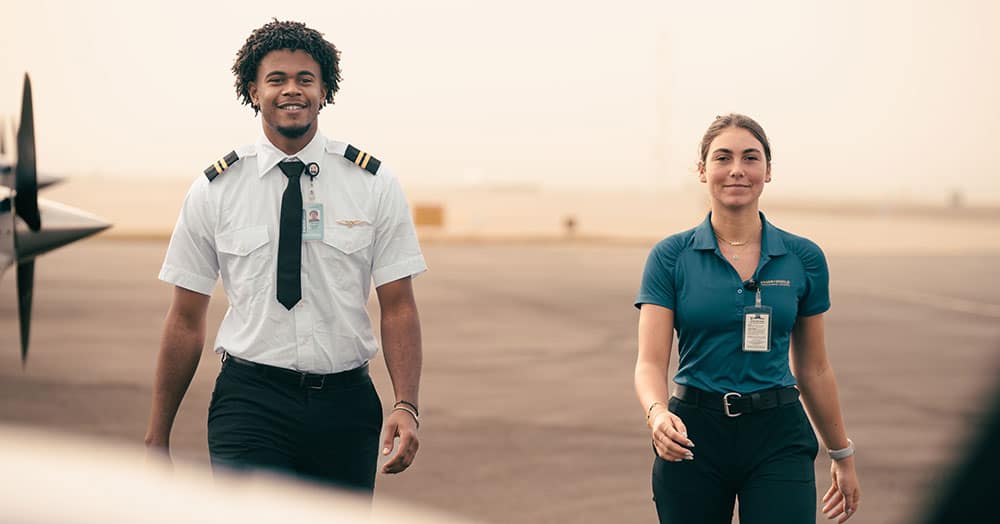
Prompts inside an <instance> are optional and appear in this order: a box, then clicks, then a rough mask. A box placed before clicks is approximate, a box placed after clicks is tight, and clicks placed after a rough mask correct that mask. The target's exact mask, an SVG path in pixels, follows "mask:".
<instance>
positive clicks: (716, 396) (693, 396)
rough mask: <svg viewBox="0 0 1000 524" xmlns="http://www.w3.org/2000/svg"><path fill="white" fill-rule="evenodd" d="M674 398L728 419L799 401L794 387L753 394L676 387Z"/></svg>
mask: <svg viewBox="0 0 1000 524" xmlns="http://www.w3.org/2000/svg"><path fill="white" fill-rule="evenodd" d="M674 396H675V397H677V398H678V399H680V400H681V401H683V402H687V403H689V404H694V405H696V406H700V407H704V408H708V409H713V410H715V411H721V412H723V413H725V414H726V415H728V416H730V417H738V416H740V415H744V414H746V413H753V412H754V411H761V410H764V409H771V408H776V407H778V406H784V405H786V404H791V403H793V402H798V401H799V390H798V389H796V388H795V387H794V386H789V387H787V388H777V389H765V390H763V391H755V392H753V393H725V394H723V393H710V392H708V391H703V390H700V389H698V388H693V387H690V386H682V385H680V384H678V385H677V388H676V389H675V390H674Z"/></svg>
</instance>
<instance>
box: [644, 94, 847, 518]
mask: <svg viewBox="0 0 1000 524" xmlns="http://www.w3.org/2000/svg"><path fill="white" fill-rule="evenodd" d="M698 173H699V178H700V180H701V182H702V183H704V184H707V185H708V190H709V195H710V197H711V212H710V213H709V214H708V217H707V218H706V219H705V221H704V222H703V223H702V224H701V225H699V226H698V227H695V228H694V229H690V230H688V231H684V232H682V233H678V234H675V235H673V236H670V237H668V238H666V239H665V240H663V241H661V242H660V243H658V244H657V245H656V246H655V247H654V248H653V250H652V252H651V253H650V255H649V259H648V260H647V262H646V269H645V271H644V273H643V277H642V287H641V289H640V291H639V296H638V298H637V299H636V307H638V308H639V356H638V359H637V361H636V367H635V387H636V392H637V394H638V397H639V402H640V403H641V404H642V408H643V410H644V411H645V414H646V423H647V425H648V426H649V428H650V431H651V433H652V439H653V447H654V448H655V451H656V458H655V462H654V465H653V495H654V500H655V502H656V511H657V513H658V514H659V517H660V522H669V523H670V524H683V523H688V522H690V523H699V524H700V523H726V524H728V523H729V522H731V520H732V514H733V504H734V501H735V500H736V499H739V513H740V523H741V524H754V523H767V524H775V523H786V522H787V523H805V522H814V520H815V515H816V479H815V475H814V472H813V461H814V460H815V458H816V453H817V450H818V442H817V440H816V435H815V434H814V433H813V429H812V427H811V426H810V424H809V419H807V418H806V414H805V412H804V411H803V406H802V404H801V403H800V402H799V395H800V393H801V397H802V400H803V402H804V404H805V408H806V409H807V410H808V412H809V414H810V415H811V418H812V421H813V422H814V423H815V426H816V429H817V430H818V432H819V434H820V436H821V437H822V438H823V442H824V444H825V445H826V448H827V449H828V450H831V451H830V455H831V458H833V459H834V460H832V465H831V474H832V476H833V483H832V485H831V486H830V489H829V491H827V493H826V495H825V496H824V497H823V502H824V507H823V512H824V513H825V514H826V515H827V516H828V517H829V518H831V519H835V518H839V522H844V521H846V520H847V519H848V518H850V516H851V515H853V514H854V513H855V512H856V511H857V509H858V501H859V499H860V496H861V492H860V488H859V484H858V476H857V473H856V471H855V469H854V457H853V454H854V446H853V443H851V441H850V440H849V439H848V438H847V434H846V431H845V429H844V423H843V419H842V417H841V412H840V401H839V399H838V395H837V383H836V381H835V379H834V376H833V370H832V369H831V368H830V364H829V362H828V361H827V357H826V347H825V343H824V335H823V324H824V321H823V313H824V312H825V311H826V310H827V309H829V307H830V300H829V290H828V284H829V274H828V272H827V266H826V259H825V258H824V256H823V252H822V251H821V250H820V249H819V247H818V246H817V245H816V244H814V243H813V242H811V241H809V240H807V239H805V238H802V237H798V236H795V235H792V234H789V233H787V232H785V231H782V230H780V229H778V228H776V227H774V226H773V225H771V224H770V223H768V222H767V220H766V219H765V218H764V214H763V213H761V212H760V211H759V210H758V204H759V199H760V195H761V192H762V190H763V188H764V184H765V183H767V182H770V181H771V148H770V144H769V143H768V141H767V137H766V135H765V134H764V130H763V129H762V128H761V127H760V125H759V124H757V122H755V121H754V120H753V119H751V118H749V117H747V116H744V115H739V114H729V115H726V116H722V117H717V118H716V119H715V122H713V123H712V125H711V126H710V127H709V128H708V131H707V132H706V133H705V136H704V137H703V138H702V141H701V161H700V162H699V163H698ZM675 330H676V331H677V337H678V353H679V357H680V362H679V365H678V370H677V374H676V375H675V376H674V382H675V383H676V388H675V390H674V395H673V397H671V398H669V400H668V397H667V366H668V364H669V361H670V349H671V346H672V343H673V334H674V331H675ZM789 347H791V348H792V349H791V350H789ZM796 385H797V386H798V387H797V388H796ZM696 443H697V447H696V446H695V444H696Z"/></svg>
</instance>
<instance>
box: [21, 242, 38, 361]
mask: <svg viewBox="0 0 1000 524" xmlns="http://www.w3.org/2000/svg"><path fill="white" fill-rule="evenodd" d="M34 288H35V261H34V260H29V261H28V262H21V263H20V264H18V265H17V316H18V318H19V319H20V321H21V365H24V363H25V362H26V361H27V360H28V339H29V337H30V332H31V298H32V295H33V294H34Z"/></svg>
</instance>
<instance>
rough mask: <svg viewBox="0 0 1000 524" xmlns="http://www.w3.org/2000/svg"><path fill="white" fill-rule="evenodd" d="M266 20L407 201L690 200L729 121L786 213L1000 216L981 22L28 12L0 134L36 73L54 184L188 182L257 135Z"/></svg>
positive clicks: (428, 4)
mask: <svg viewBox="0 0 1000 524" xmlns="http://www.w3.org/2000/svg"><path fill="white" fill-rule="evenodd" d="M299 6H301V7H299ZM11 14H13V16H11ZM271 17H278V18H279V19H297V20H301V21H305V22H306V23H307V24H308V25H310V26H312V27H314V28H316V29H318V30H320V31H321V32H323V33H325V35H326V36H327V38H328V39H329V40H331V41H332V42H334V43H335V44H336V45H337V46H338V48H340V49H341V51H342V53H343V57H342V68H343V75H344V82H343V84H342V88H341V92H340V93H339V94H338V95H337V98H336V105H335V106H332V107H328V108H326V109H325V110H324V111H323V113H322V114H321V116H320V121H321V127H322V130H323V131H324V133H325V134H326V135H327V136H330V137H333V138H338V139H342V140H347V141H350V142H352V143H355V144H357V145H359V146H361V147H362V148H364V149H367V150H369V151H371V152H372V153H373V154H375V155H376V156H378V157H380V158H382V159H384V160H385V161H386V162H387V163H388V164H389V165H391V166H393V167H394V168H395V171H396V172H397V173H398V174H399V176H400V178H401V179H403V181H404V183H405V184H407V185H431V184H446V185H453V186H463V187H464V186H467V185H473V184H478V183H486V184H504V183H517V184H522V183H538V184H541V185H543V186H547V187H567V188H569V187H581V186H584V187H595V186H598V187H602V186H628V187H634V188H656V189H663V188H684V187H690V186H697V184H696V183H695V182H694V175H693V165H694V163H695V162H696V161H697V158H696V150H697V143H698V140H699V139H700V136H701V134H702V133H703V131H704V129H705V127H706V126H707V125H708V124H709V123H710V122H711V120H712V119H713V118H714V116H715V115H716V114H720V113H725V112H729V111H738V112H744V113H747V114H749V115H751V116H753V117H755V118H757V119H758V120H759V121H760V122H761V123H762V124H763V125H764V127H765V129H766V130H767V132H768V134H769V135H770V137H771V140H772V148H773V150H774V155H775V158H774V160H775V164H774V170H775V171H774V181H773V182H772V184H771V186H770V187H769V188H768V191H769V192H771V193H772V194H778V195H790V196H807V197H811V196H818V197H822V196H829V197H838V198H878V197H883V196H892V197H900V196H903V197H905V196H907V195H919V194H927V193H943V192H946V191H950V190H953V189H961V190H963V191H965V192H967V193H969V194H972V195H975V194H981V195H982V196H981V197H979V198H983V197H989V199H990V200H996V201H1000V163H997V162H994V161H993V159H992V156H993V155H992V153H993V152H994V151H996V150H997V144H996V142H997V141H998V140H1000V95H998V93H1000V85H998V83H1000V82H998V78H1000V73H998V68H997V64H1000V33H997V32H996V31H993V30H992V28H993V27H995V26H996V25H997V23H998V22H1000V7H998V4H997V3H994V2H988V1H985V0H984V1H979V2H977V1H972V0H959V1H953V2H947V3H945V2H929V1H912V2H910V1H902V0H891V1H884V2H863V1H860V0H848V1H843V2H829V1H824V2H819V1H817V2H806V1H797V0H781V1H772V2H747V1H745V0H743V1H734V2H728V1H722V2H711V3H699V2H653V1H648V2H642V1H632V2H629V1H624V2H585V1H549V2H546V1H540V0H535V1H525V0H512V1H506V2H489V3H486V2H482V3H480V2H469V1H458V0H437V1H421V2H404V1H359V2H338V1H329V0H327V1H324V2H310V1H306V2H297V3H295V6H294V7H284V6H283V4H282V3H280V2H273V1H272V2H261V1H241V2H222V3H216V2H191V1H186V0H184V1H175V2H169V3H162V4H159V3H156V2H150V3H144V2H124V1H121V2H120V1H110V0H105V1H99V0H98V1H90V2H69V1H46V0H38V1H33V2H17V3H14V4H13V5H10V6H7V7H5V9H4V23H3V29H2V31H0V56H2V60H0V113H3V114H5V115H8V117H9V116H10V115H14V114H16V113H17V111H18V109H17V108H18V103H19V97H20V89H21V77H22V75H23V73H24V71H29V72H30V73H31V76H32V81H33V87H34V90H35V104H36V106H35V108H36V109H35V110H36V130H37V133H38V153H39V157H40V160H39V164H40V167H42V168H43V169H45V170H46V171H54V172H58V173H63V174H70V175H75V176H82V175H86V174H89V173H112V174H131V175H134V176H144V175H147V174H156V175H162V174H175V175H177V176H179V177H184V178H190V177H193V176H197V174H198V173H199V172H200V171H201V170H202V169H203V168H204V167H205V166H207V165H209V164H210V163H211V162H213V161H214V160H216V159H217V158H218V157H220V156H221V155H223V154H225V153H226V152H228V151H229V150H231V149H233V148H234V147H235V146H237V145H239V144H243V143H247V142H252V141H253V140H255V139H256V136H257V135H258V133H259V128H260V124H259V121H258V120H257V119H256V118H254V117H253V113H252V111H251V110H250V109H249V108H246V107H244V106H240V105H239V104H238V102H237V100H236V97H235V92H234V89H233V77H232V75H231V73H230V71H229V68H230V66H231V65H232V60H233V58H234V56H235V53H236V50H237V49H238V48H239V47H240V46H241V45H242V43H243V41H244V40H245V39H246V37H247V36H248V34H249V33H250V31H251V30H252V29H254V28H256V27H258V26H260V25H262V24H263V23H265V22H266V21H268V20H269V19H270V18H271Z"/></svg>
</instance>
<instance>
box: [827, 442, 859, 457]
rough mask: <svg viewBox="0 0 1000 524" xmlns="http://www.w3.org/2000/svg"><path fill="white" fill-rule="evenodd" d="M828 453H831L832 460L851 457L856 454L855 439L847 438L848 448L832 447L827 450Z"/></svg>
mask: <svg viewBox="0 0 1000 524" xmlns="http://www.w3.org/2000/svg"><path fill="white" fill-rule="evenodd" d="M827 453H829V454H830V458H831V459H832V460H842V459H845V458H847V457H850V456H851V455H854V441H852V440H851V439H847V447H846V448H844V449H830V450H827Z"/></svg>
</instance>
